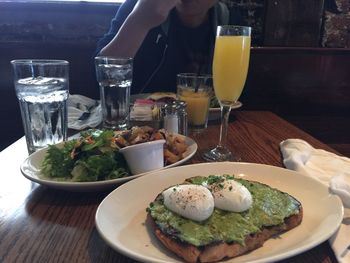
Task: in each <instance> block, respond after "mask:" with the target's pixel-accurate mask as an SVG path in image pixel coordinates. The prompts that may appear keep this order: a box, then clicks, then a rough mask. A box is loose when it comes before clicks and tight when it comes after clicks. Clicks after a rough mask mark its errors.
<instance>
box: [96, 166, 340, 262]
mask: <svg viewBox="0 0 350 263" xmlns="http://www.w3.org/2000/svg"><path fill="white" fill-rule="evenodd" d="M211 174H234V175H235V176H236V177H238V178H244V179H248V180H253V181H258V182H261V183H265V184H267V185H269V186H271V187H274V188H277V189H278V190H280V191H283V192H287V193H288V194H290V195H292V196H293V197H295V198H296V199H298V200H299V201H300V202H301V204H302V206H303V214H304V216H303V220H302V222H301V224H300V225H299V226H297V227H296V228H294V229H292V230H289V231H288V232H285V233H283V234H281V235H278V236H276V237H274V238H271V239H269V240H267V241H266V242H265V243H264V245H263V247H260V248H258V249H256V250H254V251H252V252H250V253H247V254H245V255H242V256H239V257H236V258H232V259H229V260H225V261H224V262H235V263H238V262H255V263H257V262H274V261H277V260H282V259H285V258H288V257H291V256H293V255H296V254H299V253H302V252H304V251H306V250H308V249H311V248H313V247H315V246H317V245H319V244H320V243H322V242H324V241H325V240H327V239H328V238H329V237H330V236H331V235H332V234H333V233H335V231H336V230H337V229H338V227H339V225H340V223H341V221H342V219H343V206H342V203H341V200H340V198H339V197H338V196H336V195H333V194H331V193H330V192H329V190H328V187H327V186H326V185H324V184H322V183H320V182H319V181H316V180H315V179H313V178H311V177H308V176H305V175H303V174H301V173H297V172H295V171H291V170H287V169H284V168H280V167H275V166H269V165H264V164H254V163H237V162H236V163H234V162H223V163H202V164H193V165H185V166H181V167H175V168H172V169H167V170H165V171H163V172H158V171H157V172H152V173H149V174H148V175H146V176H143V177H140V178H137V179H135V180H132V181H130V182H128V183H126V184H124V185H122V186H120V187H118V188H117V189H115V190H114V191H113V192H111V193H110V194H109V195H108V196H107V197H106V198H105V199H104V200H103V201H102V202H101V204H100V205H99V207H98V209H97V212H96V216H95V222H96V227H97V230H98V232H99V234H100V235H101V237H102V238H103V239H104V240H105V242H106V243H107V244H108V245H109V246H111V247H112V248H113V249H115V250H117V251H118V252H120V253H122V254H124V255H126V256H128V257H131V258H133V259H135V260H138V261H140V262H182V261H181V259H180V258H178V257H177V256H176V255H175V254H173V253H171V252H169V251H168V250H167V249H166V248H165V247H164V246H163V245H162V244H161V243H160V242H159V241H158V239H157V238H156V237H155V236H154V233H153V231H152V227H151V226H150V225H149V222H148V221H147V212H146V208H147V207H148V206H149V204H150V203H151V202H152V201H153V200H154V199H155V197H156V196H157V195H158V194H159V193H161V192H162V191H163V190H164V189H166V188H168V187H170V186H172V185H176V184H179V183H182V182H183V181H184V180H185V179H186V178H189V177H192V176H198V175H201V176H208V175H211ZM145 189H147V191H145ZM135 193H140V194H135ZM125 204H127V205H125Z"/></svg>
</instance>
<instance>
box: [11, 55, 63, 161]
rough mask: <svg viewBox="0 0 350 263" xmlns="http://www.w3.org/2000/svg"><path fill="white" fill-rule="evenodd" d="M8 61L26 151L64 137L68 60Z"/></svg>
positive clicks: (39, 147)
mask: <svg viewBox="0 0 350 263" xmlns="http://www.w3.org/2000/svg"><path fill="white" fill-rule="evenodd" d="M11 64H12V67H13V70H14V86H15V90H16V96H17V98H18V101H19V106H20V110H21V115H22V122H23V127H24V132H25V137H26V141H27V147H28V152H29V154H31V153H33V152H35V151H36V150H39V149H41V148H43V147H45V146H47V145H48V144H56V143H59V142H61V141H64V140H66V139H67V99H68V96H69V84H68V82H69V80H68V75H69V63H68V61H65V60H44V59H23V60H13V61H11Z"/></svg>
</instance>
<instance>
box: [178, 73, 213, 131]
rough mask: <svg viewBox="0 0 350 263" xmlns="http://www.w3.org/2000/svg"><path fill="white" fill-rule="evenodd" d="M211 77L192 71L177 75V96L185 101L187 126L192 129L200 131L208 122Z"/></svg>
mask: <svg viewBox="0 0 350 263" xmlns="http://www.w3.org/2000/svg"><path fill="white" fill-rule="evenodd" d="M211 93H212V77H211V76H210V75H198V74H194V73H180V74H178V75H177V98H178V99H179V100H182V101H185V102H186V104H187V106H186V112H187V122H188V127H189V128H190V130H192V131H202V130H203V129H205V128H206V127H207V124H208V112H209V103H210V95H211Z"/></svg>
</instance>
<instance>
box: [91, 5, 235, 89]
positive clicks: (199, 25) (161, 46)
mask: <svg viewBox="0 0 350 263" xmlns="http://www.w3.org/2000/svg"><path fill="white" fill-rule="evenodd" d="M230 11H231V12H229V10H228V8H227V6H226V5H225V4H224V3H222V2H220V1H218V0H126V1H125V2H124V3H123V4H122V5H121V6H120V8H119V9H118V12H117V14H116V16H115V17H114V19H113V20H112V22H111V27H110V30H109V32H108V33H107V34H105V35H104V37H103V38H102V39H101V40H100V41H99V42H98V45H97V50H96V53H97V54H98V55H101V56H113V57H123V58H125V57H131V58H134V65H133V66H134V68H133V83H132V89H131V92H132V93H149V92H157V91H170V92H176V75H177V74H178V73H181V72H186V73H198V74H199V73H201V74H211V64H212V58H213V50H214V43H215V33H216V27H217V26H218V25H224V24H236V25H237V24H240V23H241V19H240V16H239V14H238V13H237V12H233V11H232V10H230Z"/></svg>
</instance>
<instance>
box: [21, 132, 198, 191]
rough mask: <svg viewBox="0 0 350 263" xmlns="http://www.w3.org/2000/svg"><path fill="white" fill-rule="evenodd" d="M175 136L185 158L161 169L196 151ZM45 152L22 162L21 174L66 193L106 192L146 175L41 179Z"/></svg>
mask: <svg viewBox="0 0 350 263" xmlns="http://www.w3.org/2000/svg"><path fill="white" fill-rule="evenodd" d="M177 136H179V137H182V138H184V139H185V143H186V145H187V150H186V152H185V153H184V156H185V157H184V158H183V159H181V160H180V161H178V162H176V163H173V164H170V165H167V166H165V167H164V168H162V169H168V168H171V167H175V166H178V165H180V164H182V163H184V162H186V161H188V160H189V159H191V157H192V156H193V155H194V154H195V153H196V151H197V148H198V146H197V143H196V142H195V141H194V140H192V139H191V138H189V137H186V136H183V135H179V134H178V135H177ZM46 151H47V148H44V149H41V150H39V151H37V152H35V153H33V154H31V155H30V156H29V157H28V158H27V159H26V160H24V162H23V163H22V165H21V167H20V169H21V172H22V174H23V175H24V176H25V177H26V178H27V179H29V180H31V181H33V182H36V183H38V184H41V185H45V186H48V187H52V188H56V189H61V190H67V191H77V192H89V191H102V190H107V189H110V188H112V187H115V186H116V185H118V184H121V183H123V182H126V181H129V180H132V179H135V178H137V177H140V176H144V175H146V174H147V173H142V174H136V175H130V176H127V177H122V178H118V179H112V180H105V181H95V182H70V181H56V180H50V179H49V178H45V177H43V175H42V173H41V165H42V162H43V160H44V157H45V155H46Z"/></svg>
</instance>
